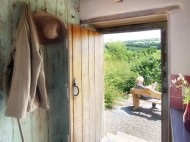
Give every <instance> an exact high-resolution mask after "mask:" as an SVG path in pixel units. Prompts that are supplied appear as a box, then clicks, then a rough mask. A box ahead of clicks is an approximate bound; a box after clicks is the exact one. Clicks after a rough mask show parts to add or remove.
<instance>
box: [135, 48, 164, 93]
mask: <svg viewBox="0 0 190 142" xmlns="http://www.w3.org/2000/svg"><path fill="white" fill-rule="evenodd" d="M153 53H154V54H153ZM159 55H160V51H159V50H158V51H154V50H153V49H152V48H150V49H147V51H146V52H145V56H144V57H142V59H140V60H139V61H138V62H137V63H136V64H134V65H133V67H132V71H133V72H136V73H138V74H139V75H141V76H143V77H144V82H145V85H150V84H151V83H153V82H155V81H156V82H157V83H158V84H159V86H161V85H160V84H161V58H160V56H159ZM160 89H161V88H159V91H160Z"/></svg>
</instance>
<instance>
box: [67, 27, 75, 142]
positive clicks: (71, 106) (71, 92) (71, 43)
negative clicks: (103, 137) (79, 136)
mask: <svg viewBox="0 0 190 142" xmlns="http://www.w3.org/2000/svg"><path fill="white" fill-rule="evenodd" d="M72 31H73V27H72V25H69V27H68V32H69V57H68V58H69V59H68V60H69V102H70V104H69V107H70V108H69V109H70V115H69V116H70V118H69V120H70V122H69V124H70V130H69V131H70V142H73V135H74V133H73V131H74V125H73V124H74V122H73V121H74V113H73V112H74V108H73V105H74V104H73V66H72V65H73V33H72Z"/></svg>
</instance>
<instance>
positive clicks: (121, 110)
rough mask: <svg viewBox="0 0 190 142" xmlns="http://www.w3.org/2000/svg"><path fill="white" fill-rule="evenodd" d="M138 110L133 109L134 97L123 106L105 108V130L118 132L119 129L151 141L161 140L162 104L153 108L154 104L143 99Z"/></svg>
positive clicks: (113, 132)
mask: <svg viewBox="0 0 190 142" xmlns="http://www.w3.org/2000/svg"><path fill="white" fill-rule="evenodd" d="M140 103H141V107H140V108H139V110H137V111H133V110H132V105H133V103H132V97H131V96H130V97H129V99H127V100H126V102H125V104H124V105H123V106H118V107H117V108H115V109H113V110H105V132H106V133H112V134H116V133H117V131H120V132H123V133H126V134H130V135H133V136H137V137H140V138H143V139H145V140H148V141H150V142H161V106H160V105H157V108H158V109H157V110H152V108H151V106H152V104H151V103H149V102H145V101H141V102H140Z"/></svg>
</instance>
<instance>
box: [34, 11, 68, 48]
mask: <svg viewBox="0 0 190 142" xmlns="http://www.w3.org/2000/svg"><path fill="white" fill-rule="evenodd" d="M33 17H34V22H35V24H36V28H37V32H38V36H39V42H40V43H42V44H50V43H55V42H58V41H60V40H62V39H63V37H64V36H66V35H67V30H66V27H65V24H64V23H63V22H62V21H61V20H60V19H59V18H57V17H56V16H55V15H52V14H50V13H46V12H43V11H40V12H36V13H34V14H33Z"/></svg>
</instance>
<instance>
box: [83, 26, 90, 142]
mask: <svg viewBox="0 0 190 142" xmlns="http://www.w3.org/2000/svg"><path fill="white" fill-rule="evenodd" d="M81 41H82V82H81V84H82V88H81V89H82V90H81V93H82V105H83V108H82V110H83V112H82V119H83V126H82V131H83V142H89V141H90V135H89V134H90V131H89V125H90V124H89V103H90V99H89V74H88V73H89V64H88V54H89V53H88V50H89V49H88V44H89V43H88V41H89V40H88V30H85V29H81Z"/></svg>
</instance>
